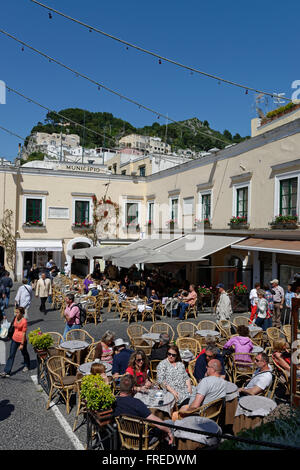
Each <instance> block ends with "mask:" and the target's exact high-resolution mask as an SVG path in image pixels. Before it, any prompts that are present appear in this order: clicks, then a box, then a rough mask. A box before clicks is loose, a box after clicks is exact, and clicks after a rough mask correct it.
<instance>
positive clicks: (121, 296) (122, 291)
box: [118, 286, 128, 305]
mask: <svg viewBox="0 0 300 470" xmlns="http://www.w3.org/2000/svg"><path fill="white" fill-rule="evenodd" d="M126 290H127V289H126V287H125V286H122V287H121V289H120V293H119V295H118V304H119V305H121V303H122V302H124V301H125V300H127V299H128V296H127V294H126Z"/></svg>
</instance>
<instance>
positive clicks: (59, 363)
mask: <svg viewBox="0 0 300 470" xmlns="http://www.w3.org/2000/svg"><path fill="white" fill-rule="evenodd" d="M70 366H74V367H76V368H77V367H78V364H75V363H74V362H72V361H70V360H69V359H66V358H65V357H62V356H52V357H49V359H48V361H47V369H48V374H49V378H50V392H49V398H48V402H47V405H46V409H47V410H48V409H49V406H50V402H51V400H52V397H53V392H54V393H55V392H57V393H59V395H60V396H61V397H62V398H63V399H64V401H65V403H66V408H67V413H68V414H69V413H70V396H71V394H72V393H73V392H74V384H75V382H76V376H75V375H67V373H68V369H69V368H70Z"/></svg>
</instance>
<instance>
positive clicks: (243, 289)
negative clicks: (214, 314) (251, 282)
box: [232, 282, 249, 312]
mask: <svg viewBox="0 0 300 470" xmlns="http://www.w3.org/2000/svg"><path fill="white" fill-rule="evenodd" d="M248 299H249V297H248V289H247V286H246V285H245V284H243V283H242V282H238V283H237V284H236V285H235V286H234V287H233V299H232V300H233V310H234V311H236V312H239V311H242V312H245V311H247V310H248Z"/></svg>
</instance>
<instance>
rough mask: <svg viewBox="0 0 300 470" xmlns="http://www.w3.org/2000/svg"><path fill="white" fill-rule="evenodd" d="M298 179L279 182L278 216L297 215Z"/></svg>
mask: <svg viewBox="0 0 300 470" xmlns="http://www.w3.org/2000/svg"><path fill="white" fill-rule="evenodd" d="M297 187H298V178H289V179H286V180H282V181H280V195H279V196H280V201H279V214H280V215H297V189H298V188H297Z"/></svg>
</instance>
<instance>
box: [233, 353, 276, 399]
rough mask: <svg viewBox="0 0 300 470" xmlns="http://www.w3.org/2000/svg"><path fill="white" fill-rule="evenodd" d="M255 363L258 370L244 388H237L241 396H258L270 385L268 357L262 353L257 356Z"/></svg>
mask: <svg viewBox="0 0 300 470" xmlns="http://www.w3.org/2000/svg"><path fill="white" fill-rule="evenodd" d="M255 362H256V364H257V366H258V368H257V370H256V371H255V372H254V374H253V376H252V379H251V380H250V382H249V383H248V384H247V385H246V387H242V388H239V392H240V393H241V394H246V395H258V394H260V393H261V392H263V391H264V390H266V388H267V387H269V385H271V383H272V380H273V377H272V369H271V367H270V366H269V357H268V355H267V354H266V353H264V352H262V353H259V354H257V356H256V358H255Z"/></svg>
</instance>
